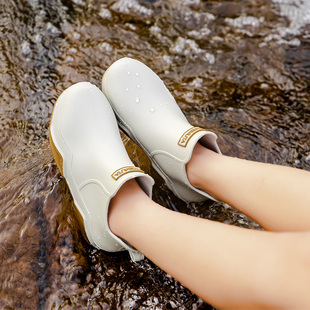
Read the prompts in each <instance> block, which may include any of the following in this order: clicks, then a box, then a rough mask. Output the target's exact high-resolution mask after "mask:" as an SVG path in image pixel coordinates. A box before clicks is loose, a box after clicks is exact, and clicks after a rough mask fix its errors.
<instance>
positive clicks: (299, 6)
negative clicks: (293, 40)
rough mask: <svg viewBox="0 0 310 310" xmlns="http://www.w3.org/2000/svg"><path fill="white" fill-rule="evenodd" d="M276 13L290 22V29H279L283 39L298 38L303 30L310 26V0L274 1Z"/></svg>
mask: <svg viewBox="0 0 310 310" xmlns="http://www.w3.org/2000/svg"><path fill="white" fill-rule="evenodd" d="M273 3H274V4H275V10H276V11H277V12H276V13H277V14H279V15H280V16H283V17H286V18H287V19H288V20H289V26H288V27H281V28H280V29H279V32H280V35H281V37H284V36H286V35H293V36H297V35H300V34H301V31H302V29H303V28H304V27H305V26H307V25H310V1H309V0H273Z"/></svg>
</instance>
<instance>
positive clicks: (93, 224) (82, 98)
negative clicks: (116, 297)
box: [49, 82, 154, 261]
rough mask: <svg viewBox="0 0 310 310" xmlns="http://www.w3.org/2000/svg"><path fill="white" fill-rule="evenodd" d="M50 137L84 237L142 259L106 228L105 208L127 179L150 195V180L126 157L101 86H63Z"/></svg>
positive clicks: (78, 84) (99, 246)
mask: <svg viewBox="0 0 310 310" xmlns="http://www.w3.org/2000/svg"><path fill="white" fill-rule="evenodd" d="M49 137H50V144H51V148H52V152H53V155H54V158H55V160H56V163H57V166H58V168H59V170H60V171H61V174H62V175H63V176H64V178H65V179H66V181H67V184H68V186H69V188H70V191H71V194H72V196H73V199H74V204H75V206H76V208H77V209H78V212H79V214H80V215H81V217H82V219H83V224H84V229H85V233H86V236H87V239H88V240H89V242H90V243H91V244H92V245H93V246H95V247H97V248H100V249H103V250H105V251H109V252H118V251H123V250H128V251H129V254H130V256H131V259H132V260H133V261H138V260H141V259H143V255H142V254H141V253H140V252H138V251H137V250H135V249H134V248H132V247H131V246H130V245H128V244H127V243H125V242H124V241H123V240H121V239H120V238H119V237H117V236H115V235H114V234H113V233H112V232H111V230H110V228H109V225H108V208H109V203H110V200H111V198H112V197H113V196H114V195H115V194H116V193H117V191H118V190H119V188H120V187H121V186H122V185H123V184H124V183H125V182H126V181H127V180H129V179H132V178H136V180H137V182H138V183H139V185H140V186H141V188H142V189H143V190H144V191H145V192H146V193H147V195H149V196H150V197H151V195H152V186H153V184H154V181H153V179H152V178H151V177H150V176H148V175H147V174H144V173H143V171H142V170H140V169H139V168H137V167H135V166H134V164H133V163H132V161H131V160H130V158H129V157H128V154H127V152H126V149H125V147H124V145H123V143H122V140H121V137H120V134H119V130H118V126H117V122H116V119H115V115H114V113H113V110H112V108H111V106H110V104H109V102H108V100H107V99H106V98H105V96H104V94H103V93H102V92H101V91H100V89H98V88H97V87H96V86H94V85H92V84H90V83H87V82H81V83H77V84H74V85H72V86H71V87H69V88H68V89H67V90H65V91H64V92H63V93H62V94H61V95H60V97H59V98H58V100H57V102H56V103H55V106H54V111H53V115H52V118H51V123H50V135H49Z"/></svg>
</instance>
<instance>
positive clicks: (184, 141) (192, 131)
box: [178, 127, 205, 147]
mask: <svg viewBox="0 0 310 310" xmlns="http://www.w3.org/2000/svg"><path fill="white" fill-rule="evenodd" d="M198 131H205V129H203V128H200V127H192V128H190V129H188V130H186V131H185V132H184V133H183V135H182V136H181V138H180V140H179V142H178V145H180V146H182V147H186V145H187V143H188V142H189V140H190V139H191V138H192V136H193V135H194V134H195V133H197V132H198Z"/></svg>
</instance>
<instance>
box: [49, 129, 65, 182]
mask: <svg viewBox="0 0 310 310" xmlns="http://www.w3.org/2000/svg"><path fill="white" fill-rule="evenodd" d="M49 141H50V146H51V150H52V154H53V156H54V159H55V162H56V165H57V167H58V169H59V171H60V173H61V175H62V176H64V175H63V170H62V169H63V168H62V167H63V159H62V156H61V154H60V153H59V151H58V150H57V147H56V146H55V144H54V141H53V139H52V134H51V127H50V128H49Z"/></svg>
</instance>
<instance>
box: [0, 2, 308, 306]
mask: <svg viewBox="0 0 310 310" xmlns="http://www.w3.org/2000/svg"><path fill="white" fill-rule="evenodd" d="M0 7H1V10H0V80H1V82H0V201H1V205H0V308H1V309H40V310H41V309H42V310H45V309H184V310H187V309H193V310H194V309H213V308H212V307H211V306H210V305H208V304H206V303H204V302H203V301H202V300H201V299H199V298H198V297H197V296H195V295H194V294H192V293H191V292H190V291H188V290H187V289H186V288H185V287H184V286H182V285H181V284H180V283H179V282H177V281H175V280H174V279H173V278H171V276H169V275H167V274H166V273H165V272H163V271H161V270H160V269H159V268H158V267H156V266H155V265H154V264H152V263H151V262H150V261H149V260H147V259H145V260H144V261H143V262H141V263H137V264H134V263H132V262H131V261H130V260H129V259H128V256H127V254H117V255H114V254H113V255H112V254H107V253H105V252H103V251H99V250H97V249H94V248H93V247H92V246H90V245H89V244H88V243H87V242H86V241H85V240H84V239H83V237H82V235H81V233H80V230H79V226H78V224H77V219H76V217H75V214H74V209H73V202H72V198H71V195H70V193H69V191H68V187H67V185H66V182H65V180H64V179H63V178H62V177H61V176H60V173H59V171H58V169H57V167H56V164H55V162H54V160H53V158H52V154H51V151H50V148H49V144H48V124H49V119H50V116H51V112H52V108H53V104H54V103H55V100H56V99H57V97H58V96H59V95H60V93H61V92H62V91H63V90H64V89H65V88H67V87H68V86H70V85H72V84H73V83H75V82H79V81H90V82H92V83H94V84H96V85H98V86H99V85H100V80H101V76H102V74H103V73H104V71H105V70H106V68H107V67H108V66H109V65H110V64H111V63H112V62H113V61H115V60H117V59H118V58H120V57H123V56H130V57H133V58H137V59H139V60H141V61H143V62H144V63H146V64H147V65H148V66H150V67H151V68H152V69H153V70H154V71H155V72H157V73H158V74H159V75H160V77H161V78H162V79H163V80H164V82H165V83H166V85H167V87H168V88H169V89H170V90H171V92H172V94H173V95H174V96H175V98H176V100H177V102H178V103H179V105H180V107H181V109H182V110H183V112H184V113H185V115H186V117H187V118H188V119H189V121H190V122H191V123H192V124H193V125H196V126H201V127H206V128H209V129H210V130H212V131H214V132H216V133H217V134H218V136H219V139H218V142H219V145H220V147H221V150H222V151H223V153H225V154H227V155H231V156H237V157H241V158H246V159H250V160H257V161H263V162H269V163H276V164H281V165H288V166H293V167H298V168H302V169H306V170H310V143H309V142H310V139H309V131H310V103H309V102H310V82H309V81H310V2H309V1H308V0H235V1H233V0H230V1H229V0H227V1H220V0H210V1H207V0H205V1H203V0H108V1H103V0H99V1H97V0H17V1H13V0H0ZM122 137H123V141H124V143H125V145H126V148H127V150H128V152H129V153H130V156H131V158H132V159H133V161H134V162H136V163H137V164H138V165H140V166H141V167H142V168H143V170H145V171H146V172H148V173H150V174H151V175H152V176H153V177H154V178H155V181H156V186H155V188H154V197H153V198H154V200H155V201H157V202H159V203H160V204H162V205H164V206H165V207H167V208H171V209H175V208H177V209H178V210H180V211H182V212H186V213H188V214H192V215H195V216H199V217H204V218H208V219H211V220H217V221H221V222H225V223H229V224H233V225H237V226H243V227H247V228H252V229H260V227H259V225H258V224H256V223H255V222H253V221H252V220H250V219H249V218H247V217H246V216H244V215H242V214H240V213H239V212H237V211H236V210H233V209H230V208H228V207H226V206H224V205H222V204H220V203H213V202H211V201H207V202H205V203H202V204H193V203H192V204H188V205H187V204H185V203H183V202H182V201H180V200H178V199H177V198H176V197H175V196H174V195H173V194H172V193H171V192H170V191H169V190H168V189H167V187H166V186H165V184H164V183H163V181H162V180H161V179H160V178H159V176H158V175H157V174H156V173H155V171H154V170H153V169H152V168H151V166H150V163H149V161H148V159H147V158H146V156H145V155H144V154H143V153H142V151H141V149H139V148H138V147H137V146H136V145H135V144H134V143H133V142H132V141H130V140H129V139H128V138H127V137H125V136H124V135H123V136H122ZM292 212H294V211H293V210H292ZM201 238H204V236H201ZM150 242H151V240H150ZM227 255H229V254H227Z"/></svg>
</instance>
